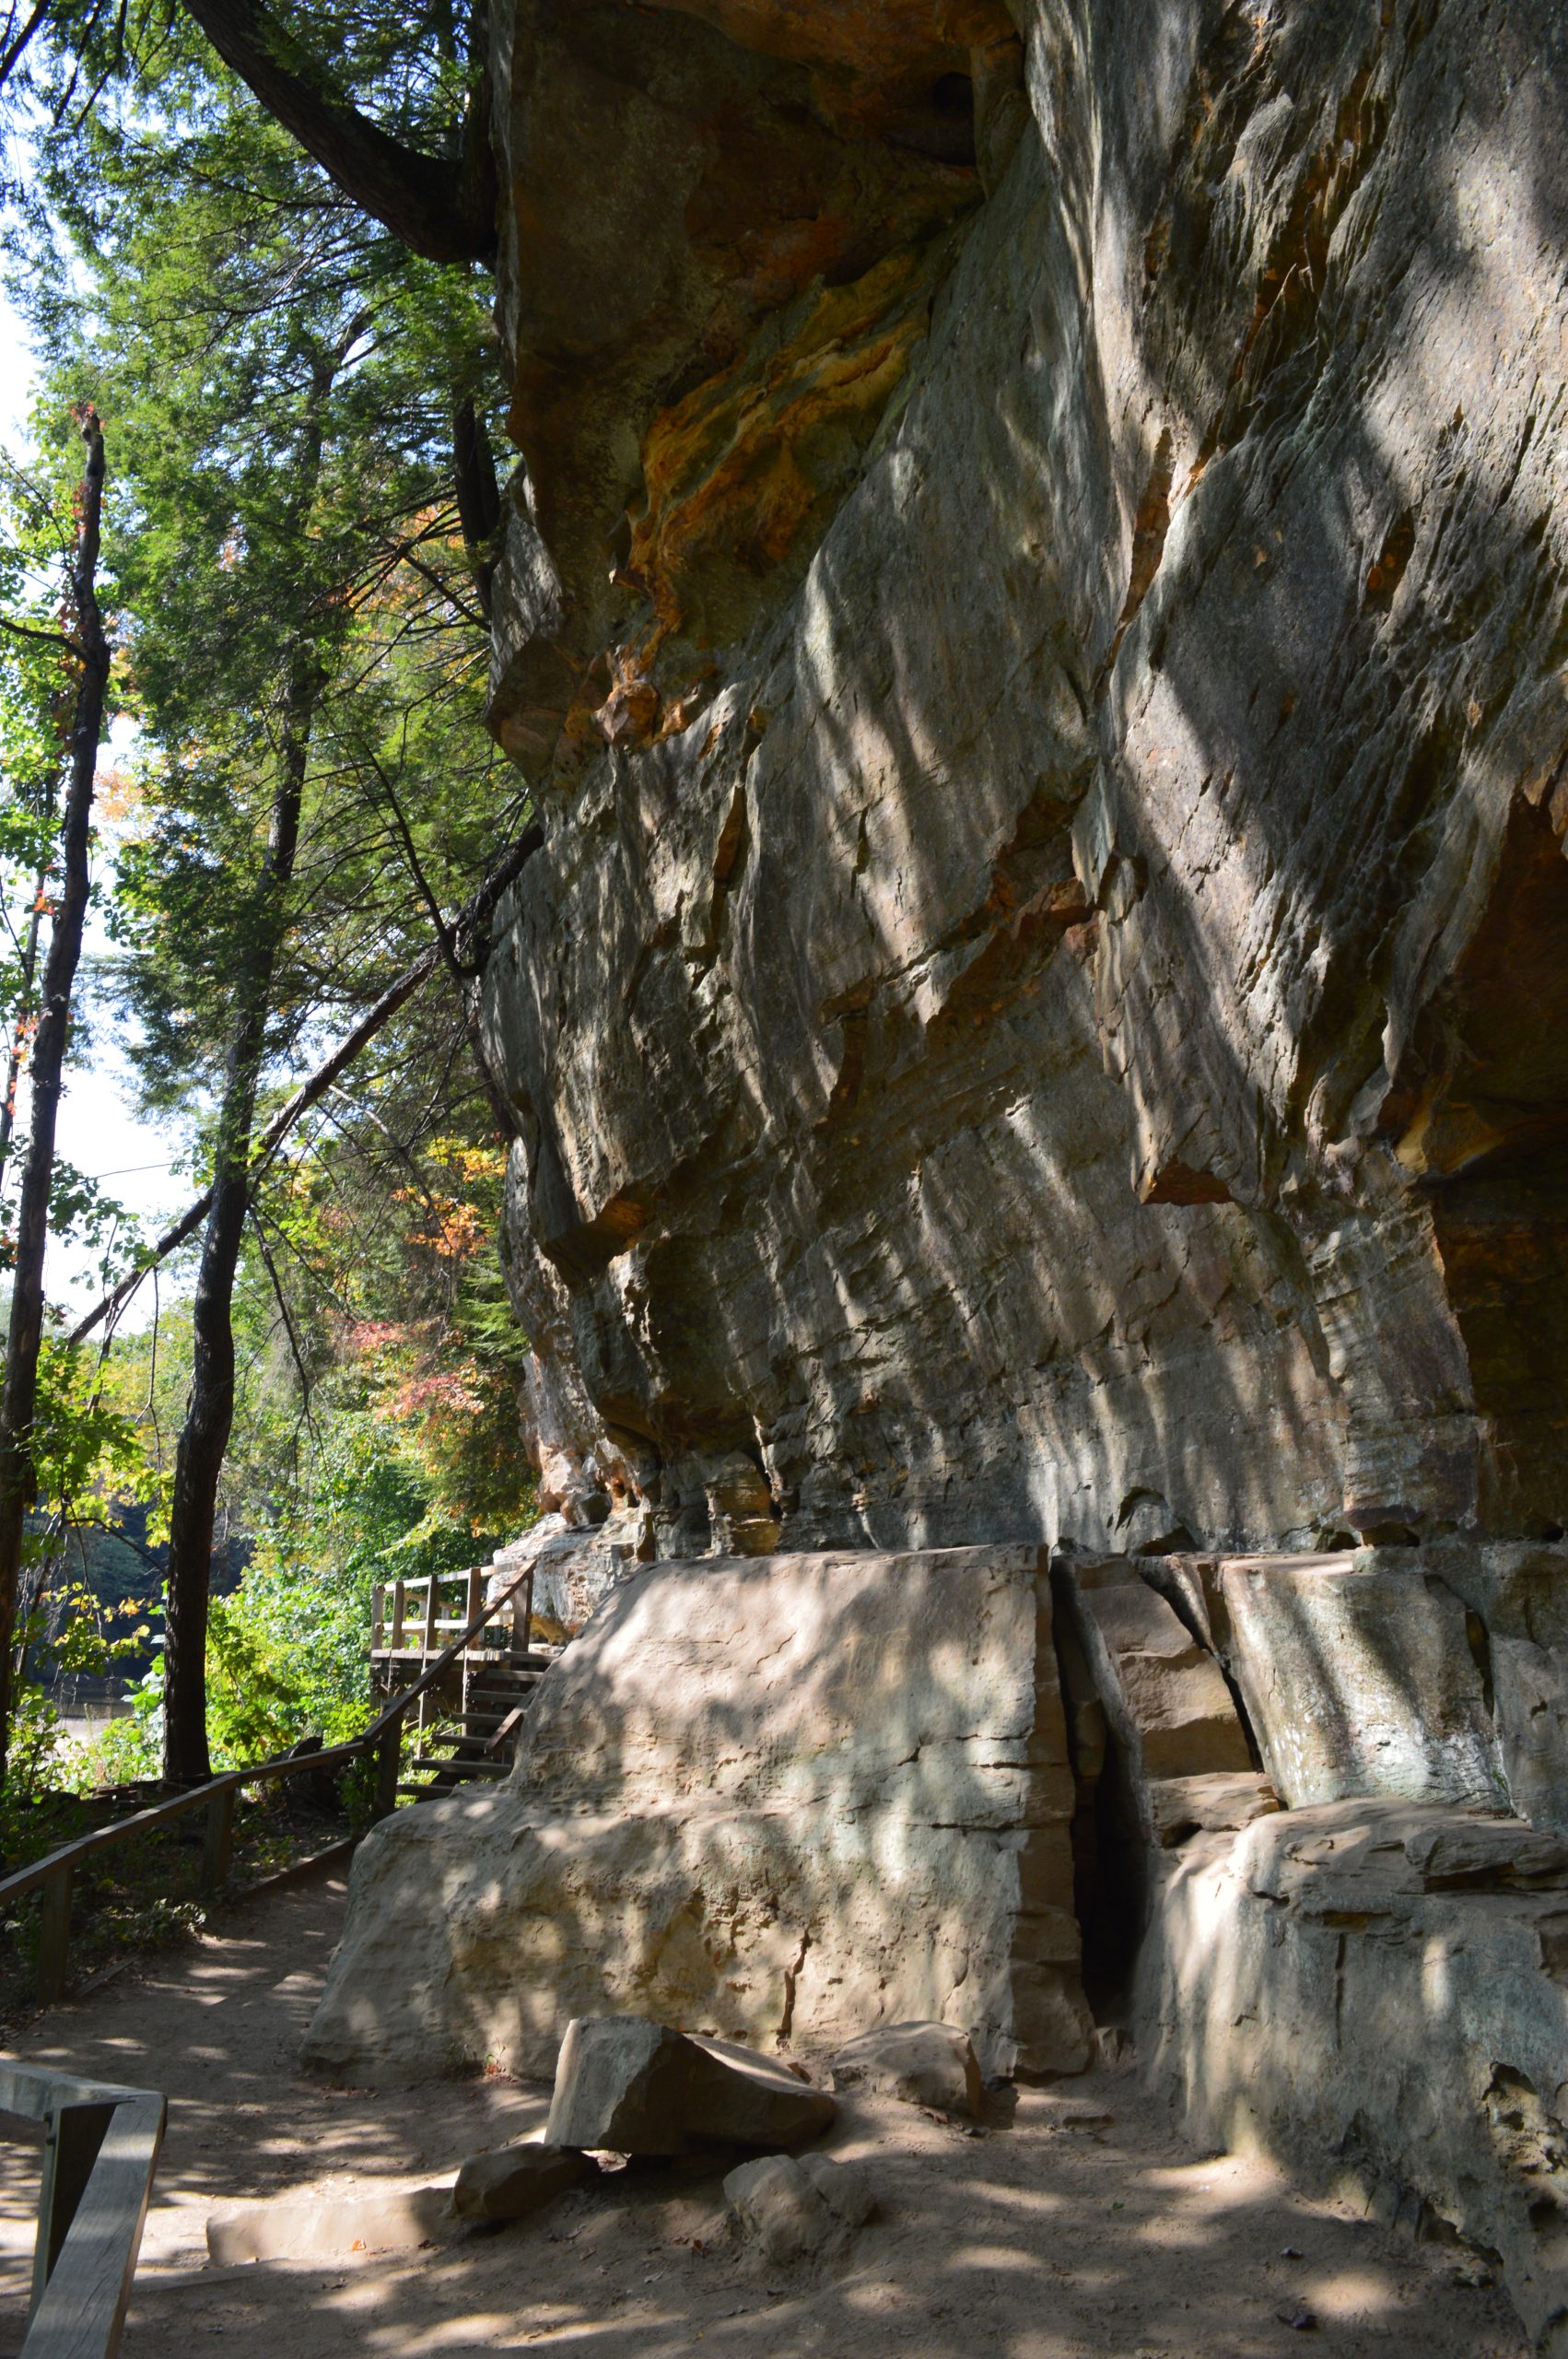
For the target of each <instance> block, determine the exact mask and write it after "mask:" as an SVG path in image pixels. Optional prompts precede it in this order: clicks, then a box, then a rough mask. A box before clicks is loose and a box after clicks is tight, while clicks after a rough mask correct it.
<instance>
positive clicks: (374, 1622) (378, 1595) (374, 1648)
mask: <svg viewBox="0 0 1568 2359" xmlns="http://www.w3.org/2000/svg"><path fill="white" fill-rule="evenodd" d="M386 1593H387V1591H386V1583H385V1582H384V1581H378V1582H377V1583H376V1586H375V1587H374V1589H373V1590H371V1591H370V1652H371V1654H372V1655H379V1654H380V1651H381V1635H382V1623H381V1607H382V1603H383V1601H384V1600H385V1597H386Z"/></svg>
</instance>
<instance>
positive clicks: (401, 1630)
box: [370, 1566, 533, 1663]
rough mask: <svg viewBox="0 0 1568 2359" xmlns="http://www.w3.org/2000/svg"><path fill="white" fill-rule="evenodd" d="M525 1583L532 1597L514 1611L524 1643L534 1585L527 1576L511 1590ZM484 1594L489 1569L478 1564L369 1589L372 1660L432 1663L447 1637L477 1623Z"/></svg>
mask: <svg viewBox="0 0 1568 2359" xmlns="http://www.w3.org/2000/svg"><path fill="white" fill-rule="evenodd" d="M524 1587H526V1588H527V1590H528V1599H527V1602H526V1604H525V1605H524V1607H523V1608H522V1609H521V1611H519V1612H517V1613H516V1614H515V1616H514V1619H515V1622H516V1624H517V1625H518V1626H517V1634H516V1635H517V1637H519V1638H520V1639H521V1642H522V1643H523V1644H524V1645H526V1643H527V1638H528V1625H529V1621H530V1619H531V1617H532V1599H533V1589H532V1581H531V1580H530V1579H528V1577H527V1576H526V1575H525V1576H524V1577H523V1579H521V1580H520V1581H518V1582H515V1583H514V1584H513V1590H511V1591H509V1595H511V1594H515V1592H516V1591H517V1590H521V1589H522V1588H524ZM484 1594H485V1573H484V1568H483V1567H481V1566H475V1567H474V1569H473V1570H472V1571H471V1572H466V1573H425V1574H422V1575H421V1576H420V1577H419V1578H418V1579H413V1580H395V1581H378V1582H377V1583H376V1586H375V1588H374V1589H373V1590H372V1591H371V1592H370V1660H371V1661H372V1663H378V1662H385V1661H388V1660H389V1658H391V1659H401V1660H404V1661H406V1660H408V1659H410V1658H413V1657H417V1658H418V1660H419V1661H420V1662H422V1663H424V1662H428V1661H429V1660H430V1658H431V1656H432V1655H433V1654H434V1653H435V1652H436V1650H437V1649H438V1647H439V1645H440V1642H441V1639H442V1637H445V1636H447V1635H449V1634H450V1633H451V1632H452V1631H454V1630H462V1631H463V1632H464V1633H465V1637H464V1640H463V1644H464V1647H465V1648H466V1646H467V1643H468V1641H467V1636H466V1634H467V1633H470V1632H472V1631H473V1629H474V1617H475V1616H476V1614H478V1612H479V1607H480V1603H481V1602H482V1600H483V1598H484Z"/></svg>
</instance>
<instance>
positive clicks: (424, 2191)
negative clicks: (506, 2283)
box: [207, 2186, 452, 2268]
mask: <svg viewBox="0 0 1568 2359" xmlns="http://www.w3.org/2000/svg"><path fill="white" fill-rule="evenodd" d="M451 2224H452V2212H451V2189H450V2188H448V2187H444V2186H443V2187H420V2188H413V2189H406V2190H404V2191H403V2192H401V2193H392V2194H380V2195H361V2196H346V2197H344V2198H342V2199H341V2200H339V2201H335V2202H334V2201H331V2200H329V2201H324V2202H323V2201H322V2200H321V2199H320V2198H319V2197H315V2196H309V2195H306V2196H299V2197H289V2198H284V2199H280V2200H278V2201H274V2202H270V2203H250V2204H247V2205H245V2206H244V2208H243V2209H242V2210H240V2211H235V2212H213V2213H212V2214H211V2216H210V2217H209V2219H208V2221H207V2256H208V2259H211V2260H213V2261H215V2262H216V2264H217V2265H218V2266H219V2267H220V2268H228V2267H230V2266H232V2265H233V2264H234V2263H235V2262H237V2261H244V2260H309V2259H313V2258H316V2257H318V2256H321V2257H325V2256H329V2255H333V2254H339V2253H351V2252H396V2251H401V2250H406V2249H407V2248H409V2247H411V2246H414V2245H423V2244H430V2243H432V2242H434V2241H435V2240H436V2239H437V2238H438V2237H439V2236H441V2235H442V2234H443V2232H445V2233H447V2234H451Z"/></svg>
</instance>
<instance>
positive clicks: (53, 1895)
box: [38, 1860, 71, 2007]
mask: <svg viewBox="0 0 1568 2359" xmlns="http://www.w3.org/2000/svg"><path fill="white" fill-rule="evenodd" d="M70 1954H71V1862H70V1860H66V1861H65V1862H64V1865H63V1866H60V1867H57V1868H55V1869H54V1870H53V1872H52V1873H51V1875H50V1876H49V1878H48V1880H47V1882H46V1883H45V1884H44V1887H43V1891H42V1894H41V1896H40V1899H39V1904H38V1995H39V1997H40V1999H41V2001H42V2002H43V2004H44V2005H45V2006H46V2007H51V2006H53V2003H54V2001H55V2000H56V1999H58V1998H59V1996H60V1994H61V1992H62V1991H63V1990H64V1988H65V1968H66V1965H67V1963H68V1961H69V1959H70Z"/></svg>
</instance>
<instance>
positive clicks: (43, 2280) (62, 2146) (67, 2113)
mask: <svg viewBox="0 0 1568 2359" xmlns="http://www.w3.org/2000/svg"><path fill="white" fill-rule="evenodd" d="M113 2118H114V2107H113V2106H112V2105H61V2106H56V2107H55V2108H54V2110H53V2112H52V2113H51V2114H50V2115H49V2116H48V2119H47V2126H46V2128H45V2130H44V2140H43V2178H42V2183H41V2186H40V2188H39V2193H38V2242H37V2244H36V2246H35V2247H34V2248H33V2261H32V2307H33V2309H35V2310H36V2309H37V2307H38V2306H39V2304H40V2302H41V2301H42V2299H43V2289H44V2287H45V2286H46V2285H47V2284H48V2283H49V2281H50V2279H51V2277H53V2274H54V2264H55V2262H56V2261H57V2260H58V2259H59V2258H60V2248H61V2246H62V2245H63V2244H64V2241H65V2237H66V2235H67V2233H68V2231H69V2229H70V2225H71V2223H72V2221H73V2220H74V2219H75V2218H76V2206H77V2205H78V2204H79V2203H80V2201H81V2200H82V2197H83V2195H84V2193H85V2192H86V2190H87V2183H88V2179H89V2178H90V2177H92V2166H93V2165H94V2164H95V2163H96V2162H97V2160H98V2156H99V2147H100V2146H101V2145H102V2144H103V2133H104V2131H105V2130H107V2129H108V2127H109V2125H110V2123H111V2120H112V2119H113Z"/></svg>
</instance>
